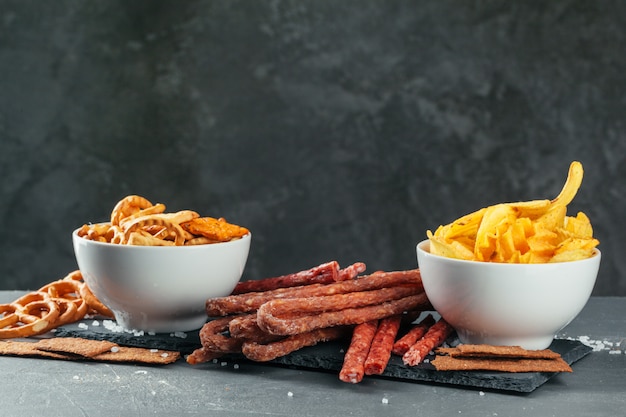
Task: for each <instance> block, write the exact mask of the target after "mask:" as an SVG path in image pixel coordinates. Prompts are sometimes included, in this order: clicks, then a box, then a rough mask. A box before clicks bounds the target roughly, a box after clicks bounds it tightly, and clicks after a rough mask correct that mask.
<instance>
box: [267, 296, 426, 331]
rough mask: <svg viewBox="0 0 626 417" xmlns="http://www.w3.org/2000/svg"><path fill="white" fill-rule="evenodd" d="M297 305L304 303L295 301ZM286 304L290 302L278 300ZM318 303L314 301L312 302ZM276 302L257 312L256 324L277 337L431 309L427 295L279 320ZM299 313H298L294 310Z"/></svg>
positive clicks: (291, 316) (269, 303)
mask: <svg viewBox="0 0 626 417" xmlns="http://www.w3.org/2000/svg"><path fill="white" fill-rule="evenodd" d="M313 298H315V297H313ZM295 300H296V303H294V304H295V305H296V306H297V305H298V304H297V302H298V301H301V300H298V299H295ZM276 301H287V300H276ZM312 301H315V300H312ZM272 303H273V302H268V303H265V304H263V305H262V306H261V307H260V308H259V311H258V312H257V324H258V325H259V327H260V328H261V329H263V331H265V332H268V333H272V334H276V335H292V334H298V333H303V332H307V331H311V330H314V329H320V328H325V327H333V326H344V325H352V324H359V323H364V322H366V321H370V320H378V319H382V318H385V317H388V316H393V315H396V314H401V313H402V312H404V311H408V310H414V309H417V308H425V307H427V306H429V305H430V303H429V301H428V298H427V297H426V294H425V293H424V292H421V293H419V294H415V295H409V296H407V297H404V298H400V299H396V300H391V301H385V302H382V303H381V304H375V305H369V306H367V307H360V308H346V309H344V310H338V311H324V312H321V313H311V314H304V315H299V314H298V315H295V316H294V315H293V314H291V315H288V316H287V317H278V316H276V315H274V312H273V311H272V307H273V305H272ZM294 312H297V309H296V310H294Z"/></svg>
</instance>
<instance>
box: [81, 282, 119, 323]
mask: <svg viewBox="0 0 626 417" xmlns="http://www.w3.org/2000/svg"><path fill="white" fill-rule="evenodd" d="M80 296H81V297H82V298H83V300H85V303H86V304H87V306H88V307H89V308H90V309H91V310H93V311H95V312H96V313H97V314H100V315H102V316H105V317H113V316H114V315H113V312H112V311H111V310H110V309H109V307H107V306H105V305H104V304H103V303H102V302H101V301H100V300H98V299H97V298H96V296H95V295H94V294H93V293H92V292H91V290H90V289H89V287H88V286H87V284H83V285H81V287H80Z"/></svg>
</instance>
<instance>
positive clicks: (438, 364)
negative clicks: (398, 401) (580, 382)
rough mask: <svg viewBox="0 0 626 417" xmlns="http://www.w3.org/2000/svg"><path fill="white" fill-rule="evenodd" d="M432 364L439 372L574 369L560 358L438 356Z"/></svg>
mask: <svg viewBox="0 0 626 417" xmlns="http://www.w3.org/2000/svg"><path fill="white" fill-rule="evenodd" d="M431 364H432V365H433V366H434V367H435V369H437V370H438V371H499V372H572V368H571V367H570V366H569V365H568V364H567V362H565V361H564V360H563V359H562V358H560V357H559V358H554V359H513V358H506V359H496V358H489V359H482V358H455V357H452V356H437V357H436V358H435V359H434V360H432V361H431Z"/></svg>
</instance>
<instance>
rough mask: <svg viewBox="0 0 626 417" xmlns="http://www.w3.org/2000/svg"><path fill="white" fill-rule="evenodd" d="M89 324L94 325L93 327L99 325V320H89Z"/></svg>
mask: <svg viewBox="0 0 626 417" xmlns="http://www.w3.org/2000/svg"><path fill="white" fill-rule="evenodd" d="M91 325H92V326H94V327H98V326H100V322H99V321H98V320H94V321H92V322H91Z"/></svg>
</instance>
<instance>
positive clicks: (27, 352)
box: [0, 340, 71, 359]
mask: <svg viewBox="0 0 626 417" xmlns="http://www.w3.org/2000/svg"><path fill="white" fill-rule="evenodd" d="M0 355H4V356H26V357H40V358H52V359H71V358H69V357H68V356H67V355H62V354H58V353H54V352H45V351H43V350H39V349H37V343H36V342H15V341H11V340H7V341H0Z"/></svg>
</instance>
